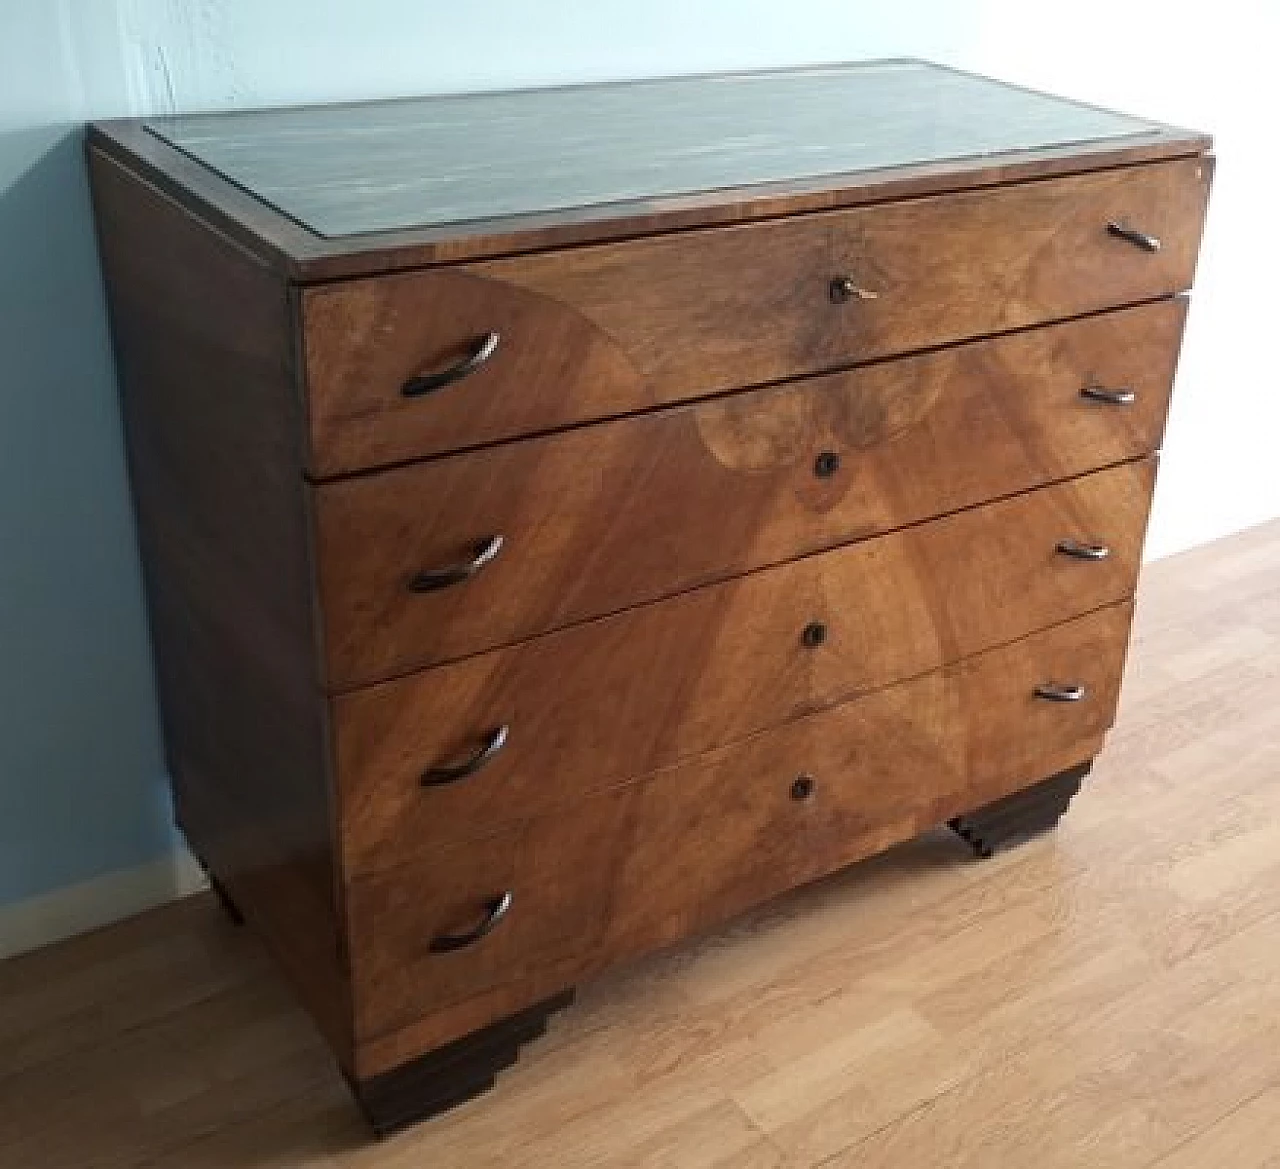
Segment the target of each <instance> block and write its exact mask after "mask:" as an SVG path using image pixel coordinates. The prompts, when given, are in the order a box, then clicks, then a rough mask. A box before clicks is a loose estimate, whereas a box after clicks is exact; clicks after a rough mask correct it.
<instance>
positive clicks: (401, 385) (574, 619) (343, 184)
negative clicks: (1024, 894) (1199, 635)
mask: <svg viewBox="0 0 1280 1169" xmlns="http://www.w3.org/2000/svg"><path fill="white" fill-rule="evenodd" d="M1209 145H1210V144H1209V140H1208V138H1206V137H1205V136H1204V135H1201V134H1196V133H1192V132H1188V131H1183V130H1178V129H1176V128H1173V127H1168V126H1163V125H1158V124H1156V123H1152V122H1147V121H1143V120H1140V119H1137V118H1131V117H1127V116H1124V115H1121V114H1116V113H1111V112H1109V111H1105V110H1101V109H1097V108H1095V107H1092V106H1087V105H1082V104H1080V103H1076V102H1071V101H1066V100H1063V99H1058V98H1052V97H1048V96H1045V95H1043V94H1038V93H1033V92H1031V91H1027V90H1023V89H1019V88H1017V87H1013V86H1008V85H1004V84H1001V83H998V82H995V81H990V80H987V79H984V78H980V77H976V76H973V75H970V74H966V73H962V72H959V71H956V70H952V69H948V68H943V67H939V66H934V65H929V64H926V63H923V62H918V61H884V62H870V63H865V64H859V65H849V66H832V67H822V68H812V69H795V70H781V71H772V72H758V73H742V74H726V75H718V76H705V77H692V78H674V79H665V80H656V81H643V82H630V83H619V84H611V85H596V86H579V87H567V88H561V89H546V90H527V91H519V92H506V93H493V94H475V95H466V96H453V97H434V98H422V99H411V100H400V101H388V102H374V103H365V104H355V105H343V106H332V107H312V108H299V109H284V110H273V111H253V112H237V113H225V114H207V115H193V116H182V117H171V118H158V119H152V120H149V121H117V122H110V123H103V124H100V125H96V126H94V127H92V128H91V129H90V132H89V136H88V154H89V164H90V170H91V176H92V185H93V195H94V202H95V207H96V212H97V217H98V225H99V238H100V244H101V252H102V259H103V265H104V269H105V273H106V280H107V287H108V292H109V297H110V305H111V315H112V326H113V334H114V339H115V346H116V354H117V360H118V365H119V372H120V381H121V389H122V400H123V409H124V415H125V422H126V434H127V442H128V452H129V465H130V474H131V480H132V485H133V491H134V497H135V501H136V507H137V513H138V520H139V538H140V543H141V547H142V554H143V560H144V565H145V573H146V584H147V593H148V603H149V607H150V614H151V622H152V630H153V637H154V644H155V655H156V663H157V672H158V678H159V686H160V691H161V698H162V709H163V717H164V729H165V737H166V744H167V753H168V764H169V770H170V773H171V776H172V781H173V787H174V793H175V803H176V809H177V816H178V819H179V822H180V824H181V827H182V829H183V831H184V832H185V834H186V837H187V839H188V840H189V842H190V844H191V847H192V849H193V850H194V851H195V853H196V854H197V855H198V856H199V858H200V859H201V861H202V862H203V863H204V864H205V865H206V867H207V869H208V871H209V873H210V877H211V880H212V881H213V884H214V887H215V889H216V890H217V891H218V892H219V894H220V896H221V897H222V898H223V900H224V903H225V905H226V906H227V908H228V910H229V911H230V912H232V913H233V914H234V915H236V916H240V915H242V916H243V919H244V920H246V921H247V922H248V923H249V924H250V925H251V926H252V927H254V928H255V929H256V930H257V931H259V932H260V934H261V935H262V937H263V938H264V939H265V941H266V943H267V945H268V946H269V947H270V949H271V950H272V951H273V953H274V955H275V956H276V958H277V959H278V961H279V963H280V965H281V966H282V968H283V970H284V972H285V973H286V975H287V976H288V977H289V979H290V980H291V982H292V984H293V986H294V987H295V989H296V991H297V994H298V996H299V998H300V999H301V1001H302V1002H303V1004H304V1005H305V1006H306V1007H307V1009H308V1010H309V1011H310V1013H311V1014H312V1015H313V1016H314V1018H315V1020H316V1022H317V1024H318V1025H319V1027H320V1028H321V1030H322V1031H323V1033H324V1035H325V1036H326V1038H327V1039H328V1041H329V1043H330V1044H331V1045H332V1047H333V1050H334V1052H335V1054H336V1056H337V1059H338V1061H339V1063H340V1065H341V1067H342V1069H343V1071H344V1073H345V1074H346V1076H347V1078H348V1080H349V1081H350V1083H351V1085H352V1087H353V1090H354V1092H355V1094H356V1096H357V1098H358V1099H359V1100H360V1102H361V1104H362V1106H363V1107H364V1109H365V1111H366V1113H367V1115H368V1116H369V1118H370V1121H371V1123H372V1124H373V1126H374V1127H375V1129H377V1130H378V1131H380V1132H385V1131H389V1130H392V1129H394V1128H396V1127H399V1126H401V1125H403V1124H406V1123H408V1122H410V1121H413V1120H415V1119H419V1118H421V1117H424V1116H427V1115H430V1114H432V1113H433V1112H437V1111H439V1110H441V1109H442V1108H445V1107H448V1106H450V1105H452V1104H455V1103H457V1102H459V1101H461V1100H464V1099H467V1098H469V1097H470V1096H473V1095H475V1094H476V1093H478V1092H480V1091H481V1090H483V1089H484V1088H486V1087H489V1086H491V1085H492V1084H493V1082H494V1077H495V1075H496V1073H497V1072H498V1071H499V1070H501V1068H503V1067H504V1066H506V1065H508V1064H509V1063H511V1062H512V1061H513V1060H514V1059H515V1058H516V1054H517V1051H518V1049H519V1047H520V1045H521V1044H522V1043H524V1042H526V1041H528V1040H530V1039H532V1038H534V1037H535V1036H536V1035H538V1034H539V1033H540V1032H541V1030H542V1029H543V1027H544V1026H545V1023H546V1018H547V1016H548V1014H549V1013H550V1012H551V1011H552V1010H554V1009H556V1008H557V1007H560V1006H563V1005H565V1004H566V1003H567V1002H568V999H569V996H570V994H571V988H572V987H573V986H574V985H575V984H576V983H578V982H579V981H581V980H582V979H584V978H588V977H590V976H591V975H592V974H593V973H595V972H597V971H599V970H601V969H603V968H604V967H606V966H609V965H611V964H614V963H617V962H620V961H623V960H625V959H627V958H630V957H634V956H637V955H640V954H643V953H645V952H646V951H649V950H652V949H654V948H656V947H660V946H665V945H669V944H672V943H674V942H677V941H679V940H680V939H681V938H684V937H687V936H689V935H692V934H695V933H698V932H701V931H705V930H707V929H709V928H712V927H714V926H715V925H716V924H717V923H720V922H723V921H724V920H726V919H727V918H729V917H730V916H732V915H733V914H735V913H738V912H740V911H742V910H744V909H746V908H747V907H749V906H751V905H753V904H756V903H758V902H760V901H762V900H764V899H766V898H769V897H771V896H774V895H776V894H778V893H780V892H782V891H784V890H786V889H789V888H792V887H794V886H796V885H798V884H801V883H803V882H806V881H810V880H813V879H815V878H817V877H819V876H822V875H824V874H826V873H829V872H831V871H833V870H835V869H837V868H839V867H841V866H844V865H847V864H850V863H852V862H854V861H856V860H858V859H859V858H861V857H865V856H867V855H869V854H872V853H875V852H878V851H880V850H883V849H885V848H887V847H889V846H891V845H893V844H895V843H897V842H900V841H903V840H905V839H908V838H910V837H911V836H913V835H915V834H918V833H919V832H921V831H923V830H926V829H928V828H930V827H932V826H935V825H939V824H944V823H949V824H950V825H951V826H952V827H953V828H954V829H955V830H956V831H957V833H958V834H959V835H960V836H961V837H963V839H964V840H965V841H967V842H968V844H969V845H970V846H971V847H972V848H973V849H974V850H975V851H977V852H978V853H979V854H980V855H986V854H989V853H990V852H991V850H993V849H994V848H997V847H999V846H1001V845H1003V844H1007V843H1011V842H1013V841H1015V840H1017V839H1020V838H1023V837H1025V836H1027V835H1029V834H1031V833H1034V832H1037V831H1040V830H1043V829H1046V828H1049V827H1051V826H1052V825H1053V824H1054V823H1055V822H1056V821H1057V818H1058V817H1059V816H1060V815H1061V814H1062V813H1063V812H1064V811H1065V809H1066V807H1067V804H1068V801H1069V800H1070V798H1071V796H1072V795H1073V794H1074V793H1075V792H1076V791H1077V790H1078V788H1079V786H1080V783H1081V781H1082V779H1083V778H1084V776H1085V775H1086V774H1087V772H1088V769H1089V764H1090V762H1091V760H1092V759H1093V757H1094V755H1095V754H1096V753H1097V752H1098V751H1099V750H1100V748H1101V746H1102V742H1103V738H1104V735H1105V734H1106V732H1107V729H1108V728H1109V726H1110V725H1111V722H1112V720H1113V717H1114V714H1115V709H1116V701H1117V695H1118V690H1119V685H1120V678H1121V673H1122V669H1123V664H1124V657H1125V650H1126V645H1127V641H1128V633H1129V623H1130V615H1131V610H1132V604H1133V596H1134V590H1135V586H1136V582H1137V576H1138V568H1139V564H1140V561H1141V555H1142V543H1143V538H1144V532H1145V528H1146V523H1147V515H1148V510H1149V506H1150V502H1151V495H1152V489H1153V486H1154V481H1155V460H1156V452H1157V450H1158V448H1159V446H1160V442H1161V436H1162V432H1163V428H1164V421H1165V415H1166V412H1167V409H1168V404H1169V395H1170V392H1171V389H1172V385H1173V379H1174V369H1175V364H1176V361H1177V355H1178V348H1179V344H1180V340H1181V334H1182V328H1183V322H1184V318H1185V315H1186V309H1187V299H1186V295H1185V294H1186V292H1187V290H1188V289H1189V288H1190V286H1191V283H1192V277H1193V274H1194V270H1195V264H1196V255H1197V250H1198V247H1199V242H1200V235H1201V229H1202V226H1203V221H1204V215H1205V207H1206V201H1207V198H1208V193H1209V186H1210V180H1211V176H1212V170H1213V162H1212V158H1211V157H1210V156H1209V155H1208V153H1207V151H1208V149H1209ZM960 847H962V845H961V844H960V843H959V842H958V843H957V848H960Z"/></svg>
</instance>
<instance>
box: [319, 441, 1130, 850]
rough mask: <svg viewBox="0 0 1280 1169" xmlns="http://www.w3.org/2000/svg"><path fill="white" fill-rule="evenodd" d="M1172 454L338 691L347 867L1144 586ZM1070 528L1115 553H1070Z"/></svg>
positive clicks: (661, 762)
mask: <svg viewBox="0 0 1280 1169" xmlns="http://www.w3.org/2000/svg"><path fill="white" fill-rule="evenodd" d="M1154 472H1155V466H1154V461H1153V460H1150V459H1146V460H1142V461H1139V462H1136V463H1128V464H1123V465H1121V466H1119V467H1115V468H1112V469H1111V470H1107V471H1100V472H1096V473H1094V474H1092V475H1088V476H1085V477H1083V478H1081V479H1077V480H1073V481H1071V482H1068V483H1063V484H1060V485H1058V486H1054V487H1046V488H1042V489H1041V490H1039V491H1034V492H1030V493H1028V494H1026V495H1022V496H1018V497H1016V498H1014V499H1010V500H1006V501H1004V502H1000V503H994V504H989V505H987V506H984V507H980V508H974V509H971V510H968V511H964V512H960V513H957V514H956V515H952V516H948V517H945V518H943V519H940V520H935V521H933V522H931V523H928V524H922V525H919V526H917V527H914V528H908V529H904V530H902V531H900V532H896V533H893V534H891V535H888V536H883V537H879V538H877V539H874V540H867V541H863V542H861V543H858V544H853V545H850V546H848V547H845V548H840V549H837V550H835V551H833V552H827V553H823V554H821V555H818V556H813V557H808V558H806V559H804V560H800V561H796V562H795V563H792V564H787V565H782V566H780V567H778V568H774V569H768V570H765V571H762V572H759V573H753V574H752V575H750V576H747V577H743V578H741V579H739V580H735V581H732V582H730V583H728V584H724V585H717V586H711V587H708V588H705V589H699V590H696V591H694V592H691V593H686V594H684V595H682V596H680V597H676V598H674V599H672V600H669V601H664V602H661V603H659V604H655V605H649V606H644V607H641V608H638V609H634V610H631V611H629V612H626V613H622V614H619V615H617V616H615V617H610V618H606V619H603V620H600V621H594V622H590V623H588V624H586V625H581V626H578V627H576V628H574V629H570V630H565V631H562V632H560V633H556V634H551V635H548V636H546V637H541V638H536V639H534V640H531V641H528V642H524V643H522V644H520V645H517V646H513V647H511V648H509V649H505V650H499V651H497V652H494V653H489V654H483V655H479V656H476V657H472V658H468V659H466V660H464V661H461V662H456V663H453V664H451V665H448V666H442V667H438V668H436V669H432V670H428V671H424V672H422V673H419V674H415V675H412V676H410V677H407V678H403V679H399V680H396V681H394V682H388V683H384V684H381V685H377V686H371V687H366V688H363V689H360V690H356V691H353V692H351V693H349V694H344V695H341V696H338V697H337V698H336V699H335V700H334V702H333V708H332V709H333V726H334V733H335V741H336V752H337V782H338V792H339V801H340V806H341V822H342V824H343V841H342V847H343V850H344V859H345V864H346V867H347V871H348V872H366V871H370V870H372V869H374V868H377V867H379V866H386V865H392V864H398V863H401V862H403V861H406V860H409V859H412V858H413V857H414V856H417V855H420V854H421V850H422V849H423V848H425V847H427V846H429V845H431V844H432V843H434V842H439V841H442V840H458V839H465V838H468V837H474V836H479V835H484V834H485V833H489V832H493V831H496V830H497V829H499V828H500V827H502V826H503V825H505V824H509V823H510V822H512V821H514V820H520V819H523V818H526V817H528V816H531V815H534V814H536V813H538V812H540V811H543V810H545V809H547V808H549V807H551V806H553V805H556V804H561V803H565V802H568V801H571V800H574V799H577V798H579V797H581V796H582V795H583V794H585V793H586V792H588V791H591V790H593V789H598V788H601V787H604V786H607V785H609V784H612V783H617V782H619V781H621V780H625V779H628V778H631V777H635V776H639V775H644V774H646V773H648V772H650V771H653V770H655V769H656V768H659V767H662V766H666V765H668V764H671V763H673V762H675V761H676V760H679V759H683V758H687V757H689V756H691V755H695V754H697V753H699V752H702V751H706V750H708V749H709V748H712V747H717V746H720V745H722V744H725V743H729V742H732V741H734V740H738V739H742V738H744V737H745V736H748V735H751V734H753V733H755V732H757V731H760V730H762V729H764V728H767V727H770V726H774V725H777V724H778V723H780V722H782V721H784V720H786V719H790V718H793V717H795V716H796V715H798V714H802V713H805V712H807V711H812V710H815V709H818V708H821V707H826V706H831V705H833V704H835V703H838V702H840V701H843V700H845V699H847V698H849V697H851V696H852V695H854V694H856V693H860V692H863V691H866V690H869V689H873V688H876V687H882V686H885V685H888V684H890V683H893V682H896V681H899V680H901V679H903V678H908V677H912V676H915V675H917V674H921V673H924V672H926V671H929V670H932V669H934V668H936V667H938V666H940V665H943V664H945V663H948V662H953V661H956V660H958V659H960V658H962V657H966V656H968V655H970V654H974V653H977V652H978V651H980V650H983V649H986V648H988V647H990V646H994V645H999V644H1002V643H1005V642H1010V641H1014V640H1016V639H1018V638H1021V637H1023V636H1025V635H1027V634H1029V633H1032V632H1034V631H1035V630H1037V629H1041V628H1043V627H1045V626H1047V625H1051V624H1054V623H1056V622H1059V621H1064V620H1066V619H1068V618H1071V617H1074V616H1077V615H1080V614H1083V613H1088V612H1090V611H1092V610H1094V609H1097V608H1099V607H1101V606H1103V605H1107V604H1110V603H1113V602H1117V601H1121V600H1124V599H1125V598H1127V597H1129V596H1131V595H1132V593H1133V589H1134V585H1135V582H1136V579H1137V573H1138V565H1139V560H1140V555H1141V548H1142V539H1143V533H1144V530H1145V526H1146V520H1147V512H1148V507H1149V504H1150V499H1151V489H1152V483H1153V478H1154ZM1068 539H1071V540H1077V541H1080V542H1082V543H1088V544H1101V545H1103V546H1105V547H1106V548H1107V550H1108V552H1109V555H1108V556H1107V558H1106V559H1103V560H1088V559H1080V558H1077V557H1073V556H1070V555H1067V554H1065V553H1062V552H1059V551H1057V545H1058V543H1059V541H1062V540H1068ZM1079 551H1081V550H1080V549H1077V552H1079ZM504 728H505V730H504ZM499 734H501V738H502V741H501V745H500V747H499V748H498V749H497V750H489V751H488V752H487V753H486V750H485V748H486V746H492V744H493V743H494V742H496V741H497V740H496V738H495V736H497V735H499ZM468 764H474V767H473V769H472V770H470V771H469V772H468ZM451 769H452V770H451ZM428 772H431V773H432V774H431V775H429V776H428V778H429V779H430V780H432V782H431V783H430V784H428V785H427V786H423V784H422V782H421V780H422V778H423V777H424V776H425V775H427V773H428Z"/></svg>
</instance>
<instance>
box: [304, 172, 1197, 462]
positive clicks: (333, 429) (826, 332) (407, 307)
mask: <svg viewBox="0 0 1280 1169" xmlns="http://www.w3.org/2000/svg"><path fill="white" fill-rule="evenodd" d="M1209 179H1210V163H1209V161H1208V160H1206V159H1203V158H1197V159H1185V160H1179V161H1175V162H1167V163H1159V164H1153V165H1147V166H1137V167H1130V168H1122V169H1117V170H1113V171H1107V172H1105V173H1097V174H1089V175H1078V176H1072V177H1068V178H1061V179H1051V180H1043V181H1038V182H1032V183H1025V184H1020V185H1013V186H1008V187H1003V188H996V189H993V190H985V191H969V192H963V193H959V194H952V195H939V196H932V197H929V198H921V199H914V200H904V201H901V202H893V203H883V204H878V205H875V206H870V207H863V208H858V209H855V210H849V211H840V212H829V213H823V214H816V215H805V216H797V217H794V218H790V219H782V220H775V221H771V222H767V223H760V224H750V225H743V226H737V227H729V228H721V229H716V230H705V231H695V232H687V233H682V234H676V235H671V236H665V237H654V238H648V239H642V240H637V241H632V242H629V243H622V244H614V245H608V246H599V247H584V248H575V249H569V250H565V251H558V252H549V253H542V254H535V255H528V256H521V257H516V258H513V259H507V260H496V261H490V262H485V263H480V264H471V265H465V266H458V267H453V268H441V269H432V270H428V271H420V272H413V273H408V274H402V275H388V276H379V277H374V278H368V279H361V280H353V281H347V282H343V283H337V284H332V285H325V286H317V287H313V288H308V289H306V290H304V291H303V293H302V305H301V316H302V326H303V331H304V351H305V367H306V379H307V388H308V396H309V412H310V418H311V441H312V455H311V462H312V469H313V471H314V472H315V473H316V474H319V475H329V474H335V473H338V472H342V471H350V470H354V469H359V468H365V467H371V466H379V465H383V464H387V463H391V462H396V461H400V460H406V459H410V458H414V457H417V456H421V455H427V454H433V453H439V452H442V451H449V450H456V449H458V448H461V447H468V446H474V445H478V444H483V443H489V442H493V441H495V440H499V439H506V438H511V437H514V436H517V435H523V434H529V433H532V432H536V431H542V430H549V429H554V428H557V427H562V426H565V425H567V424H570V423H576V422H582V421H585V420H590V419H599V418H603V417H607V416H609V415H617V414H624V413H629V412H632V411H637V410H643V409H647V408H650V407H653V406H656V405H662V404H669V403H672V402H678V401H683V400H687V399H690V398H694V397H698V396H699V395H704V394H708V393H712V392H715V391H720V390H726V389H732V388H737V387H741V386H747V385H755V384H760V383H764V382H770V381H776V380H782V379H786V378H793V377H796V376H798V375H801V374H809V373H814V372H817V371H820V370H825V369H831V368H835V367H838V366H843V365H849V364H852V363H855V362H863V361H867V360H870V359H873V358H879V357H884V356H887V355H890V354H897V353H904V352H907V351H910V350H914V349H922V348H926V347H929V346H934V345H938V344H942V343H947V342H953V341H957V340H961V339H963V338H970V337H977V336H982V335H985V334H990V333H996V332H1000V331H1003V330H1007V329H1014V328H1020V327H1023V326H1026V325H1034V324H1039V323H1042V322H1045V321H1050V320H1055V319H1061V318H1065V317H1069V316H1075V315H1078V314H1081V313H1086V312H1092V311H1096V310H1099V309H1105V308H1110V307H1112V306H1115V305H1121V304H1129V303H1134V302H1137V301H1142V300H1150V299H1153V298H1155V297H1159V296H1164V295H1168V294H1170V293H1176V292H1181V291H1183V290H1185V289H1186V288H1188V287H1189V286H1190V284H1191V279H1192V275H1193V272H1194V268H1195V257H1196V249H1197V246H1198V244H1199V239H1200V231H1201V225H1202V222H1203V217H1204V211H1205V203H1206V199H1207V193H1208V186H1209ZM1108 223H1117V224H1120V225H1121V226H1131V227H1135V228H1140V229H1141V230H1142V231H1143V232H1146V233H1148V234H1149V235H1151V236H1153V237H1157V238H1158V239H1159V241H1160V244H1161V246H1160V249H1159V250H1158V251H1155V252H1148V251H1146V250H1144V249H1143V248H1142V247H1140V246H1137V245H1135V244H1134V243H1131V242H1128V241H1127V240H1125V239H1123V238H1120V237H1118V236H1116V235H1113V234H1111V233H1109V232H1108V228H1107V225H1108ZM845 278H847V279H848V280H849V282H850V284H849V287H850V288H852V289H855V290H856V291H854V292H852V294H851V295H849V296H848V298H847V299H840V297H841V296H842V295H843V294H842V293H841V292H840V291H839V290H838V288H839V286H838V285H833V281H834V282H839V281H841V280H844V279H845ZM864 297H865V299H864ZM871 297H874V299H871ZM415 379H417V383H416V385H415V384H414V381H415ZM437 383H439V384H437ZM406 387H408V388H409V390H411V391H412V390H415V389H416V390H417V391H418V392H416V393H411V394H409V395H406V392H405V389H406Z"/></svg>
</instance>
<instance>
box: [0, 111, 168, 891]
mask: <svg viewBox="0 0 1280 1169" xmlns="http://www.w3.org/2000/svg"><path fill="white" fill-rule="evenodd" d="M0 354H2V355H3V366H2V368H3V374H2V375H0V647H3V653H2V654H0V711H3V718H4V733H3V734H2V735H0V905H3V904H5V903H8V902H12V901H16V900H20V899H23V898H25V897H29V896H32V895H34V894H36V893H39V892H42V891H45V890H48V889H52V888H55V887H58V886H61V885H65V884H70V883H73V882H75V881H78V880H82V879H85V878H87V877H90V876H93V875H96V874H98V873H102V872H106V871H110V870H113V869H121V868H126V867H129V866H133V865H138V864H142V863H144V862H146V861H149V860H152V859H154V858H156V857H159V856H162V855H164V854H166V853H168V852H169V851H170V850H171V849H172V847H173V833H172V829H171V828H170V826H169V822H170V812H169V805H168V800H167V796H166V794H165V787H164V782H163V762H162V755H161V748H160V735H159V729H158V720H157V716H156V706H155V693H154V683H153V680H152V673H151V663H150V651H149V646H148V640H147V633H146V625H145V619H144V613H143V606H142V590H141V578H140V569H139V565H138V558H137V551H136V544H135V538H134V531H133V519H132V513H131V511H130V504H129V498H128V490H127V486H126V478H125V469H124V458H123V450H122V443H121V434H120V422H119V416H118V413H117V405H116V389H115V375H114V370H113V365H112V359H111V349H110V343H109V339H108V332H107V324H106V317H105V307H104V298H103V294H102V287H101V277H100V275H99V271H98V261H97V252H96V247H95V243H94V237H93V224H92V216H91V212H90V204H89V197H88V183H87V175H86V171H85V165H84V159H83V144H82V134H81V131H80V130H79V128H78V127H76V128H70V127H65V126H58V127H47V126H46V127H40V128H37V129H24V130H21V131H13V132H9V133H5V134H0Z"/></svg>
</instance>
